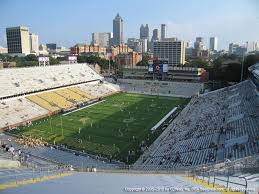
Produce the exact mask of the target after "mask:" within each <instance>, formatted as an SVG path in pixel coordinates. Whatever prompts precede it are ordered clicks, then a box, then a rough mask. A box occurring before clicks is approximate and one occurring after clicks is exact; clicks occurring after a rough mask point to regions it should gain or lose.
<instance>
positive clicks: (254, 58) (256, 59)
mask: <svg viewBox="0 0 259 194" xmlns="http://www.w3.org/2000/svg"><path fill="white" fill-rule="evenodd" d="M256 63H259V54H255V55H248V56H247V57H246V58H245V60H244V67H243V68H244V74H243V76H244V79H246V78H247V77H248V68H249V67H250V66H252V65H254V64H256Z"/></svg>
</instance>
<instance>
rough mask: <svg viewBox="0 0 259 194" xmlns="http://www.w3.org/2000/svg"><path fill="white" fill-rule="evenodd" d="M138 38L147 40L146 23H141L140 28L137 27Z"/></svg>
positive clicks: (147, 28) (147, 29) (147, 30)
mask: <svg viewBox="0 0 259 194" xmlns="http://www.w3.org/2000/svg"><path fill="white" fill-rule="evenodd" d="M139 38H140V39H142V40H143V39H147V40H149V27H148V24H146V26H144V25H143V24H141V26H140V29H139Z"/></svg>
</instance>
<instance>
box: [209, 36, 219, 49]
mask: <svg viewBox="0 0 259 194" xmlns="http://www.w3.org/2000/svg"><path fill="white" fill-rule="evenodd" d="M210 50H211V51H217V50H218V38H217V37H210Z"/></svg>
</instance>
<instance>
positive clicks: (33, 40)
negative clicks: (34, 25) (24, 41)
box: [30, 33, 39, 54]
mask: <svg viewBox="0 0 259 194" xmlns="http://www.w3.org/2000/svg"><path fill="white" fill-rule="evenodd" d="M30 49H31V53H35V54H38V52H39V37H38V35H37V34H34V33H30Z"/></svg>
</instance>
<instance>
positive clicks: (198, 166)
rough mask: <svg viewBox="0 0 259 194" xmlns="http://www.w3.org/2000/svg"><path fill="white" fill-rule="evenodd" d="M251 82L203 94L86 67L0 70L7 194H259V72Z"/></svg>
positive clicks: (1, 181) (1, 156) (197, 86)
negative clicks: (106, 74)
mask: <svg viewBox="0 0 259 194" xmlns="http://www.w3.org/2000/svg"><path fill="white" fill-rule="evenodd" d="M249 72H250V73H249V79H247V80H245V81H242V82H240V83H238V84H235V85H232V86H229V87H225V88H221V89H219V90H214V91H211V92H207V93H204V85H203V83H198V82H193V83H191V82H174V81H170V82H167V81H150V80H131V79H117V80H114V79H112V78H104V77H103V76H101V75H100V74H98V73H97V72H96V71H95V70H94V69H92V68H91V67H90V66H89V65H88V64H82V63H80V64H79V63H78V64H66V65H52V66H39V67H27V68H18V69H17V68H10V69H2V70H0V84H1V94H0V99H1V103H0V109H1V112H0V128H1V131H2V133H1V136H0V142H1V151H0V166H1V169H0V190H2V191H1V193H26V191H28V190H30V193H43V191H44V192H45V193H46V192H51V191H56V190H59V186H58V185H60V184H62V185H63V186H62V189H60V190H59V193H69V191H71V192H72V191H73V189H75V188H77V191H78V192H77V193H84V191H85V190H84V189H83V187H82V184H85V186H86V187H88V188H89V190H88V191H89V192H91V193H97V192H96V189H94V188H93V187H91V186H92V185H93V184H95V185H97V187H98V184H100V187H101V188H102V189H103V190H100V192H102V191H103V192H104V190H106V192H108V193H122V192H140V191H142V192H151V191H152V192H154V191H156V192H158V193H164V192H167V193H170V192H176V191H181V192H185V193H186V192H190V191H192V192H198V191H196V190H195V188H196V189H197V188H199V189H200V190H199V191H201V190H202V191H203V192H208V193H209V192H217V193H223V191H224V192H234V191H235V192H238V193H256V192H257V190H256V189H257V187H258V185H259V184H258V183H259V182H258V181H259V174H257V173H256V172H255V171H256V169H257V168H258V167H257V165H258V163H259V157H258V153H259V142H258V140H259V131H258V130H259V128H258V127H259V115H258V112H259V111H258V108H259V92H258V90H259V74H258V72H259V65H258V64H255V65H253V66H251V67H250V68H249ZM6 150H7V151H6ZM8 150H10V151H8ZM112 180H118V181H116V183H114V182H113V181H112ZM66 182H69V183H74V184H73V186H71V187H70V186H69V185H70V184H68V185H66V184H63V183H66ZM98 182H99V183H98ZM55 183H57V184H55ZM101 183H102V184H101ZM111 184H114V187H110V186H109V185H111ZM141 185H142V186H143V185H144V187H142V186H141ZM156 185H160V187H156ZM73 187H75V188H73ZM43 188H44V189H43ZM116 188H117V189H116ZM118 188H119V190H118ZM180 188H182V189H184V190H179V189H180ZM235 189H236V190H237V191H236V190H235ZM249 189H250V190H249ZM41 190H42V191H41ZM107 190H108V191H107Z"/></svg>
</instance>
